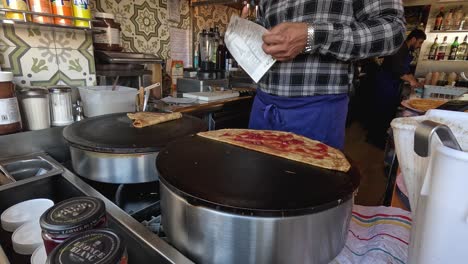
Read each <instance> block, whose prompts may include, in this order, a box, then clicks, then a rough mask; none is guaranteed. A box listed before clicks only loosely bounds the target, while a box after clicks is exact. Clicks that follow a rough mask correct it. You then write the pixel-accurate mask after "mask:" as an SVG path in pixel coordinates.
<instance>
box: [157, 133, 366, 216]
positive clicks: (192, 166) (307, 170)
mask: <svg viewBox="0 0 468 264" xmlns="http://www.w3.org/2000/svg"><path fill="white" fill-rule="evenodd" d="M156 166H157V169H158V172H159V175H160V176H159V177H160V180H161V181H162V183H164V184H165V185H166V186H167V187H168V188H169V189H170V190H171V191H173V192H175V193H176V194H178V195H180V196H182V197H184V198H185V199H187V200H188V201H189V202H190V203H191V204H195V205H197V204H202V205H204V206H208V207H211V208H215V209H217V210H223V211H227V212H234V213H238V214H248V215H261V216H285V215H303V214H310V213H316V212H320V211H323V210H326V209H329V208H332V207H335V206H337V205H339V204H340V203H343V202H345V201H347V200H349V199H351V197H352V195H353V192H354V191H355V190H356V188H357V186H358V185H359V175H358V172H357V171H356V169H355V168H354V167H353V168H352V169H351V170H350V171H349V172H348V173H343V172H338V171H332V170H326V169H322V168H318V167H315V166H310V165H307V164H304V163H300V162H295V161H291V160H287V159H284V158H279V157H276V156H272V155H268V154H264V153H260V152H256V151H252V150H247V149H244V148H240V147H237V146H233V145H230V144H226V143H222V142H217V141H213V140H210V139H206V138H202V137H199V136H188V137H185V138H182V139H180V140H177V141H175V142H172V143H170V144H168V146H167V147H166V148H165V149H163V150H162V151H161V152H160V153H159V155H158V158H157V161H156Z"/></svg>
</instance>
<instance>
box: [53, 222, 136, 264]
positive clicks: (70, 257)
mask: <svg viewBox="0 0 468 264" xmlns="http://www.w3.org/2000/svg"><path fill="white" fill-rule="evenodd" d="M46 263H47V264H83V263H100V264H127V263H128V258H127V249H126V247H125V243H124V241H123V239H122V238H121V237H120V236H119V235H117V234H116V233H115V232H114V231H112V230H110V229H96V230H91V231H87V232H84V233H81V234H79V235H76V236H74V237H73V238H70V239H68V240H67V241H65V242H64V243H63V244H61V245H60V246H58V247H57V248H56V249H55V250H54V251H53V252H52V253H51V254H50V255H49V257H48V258H47V261H46Z"/></svg>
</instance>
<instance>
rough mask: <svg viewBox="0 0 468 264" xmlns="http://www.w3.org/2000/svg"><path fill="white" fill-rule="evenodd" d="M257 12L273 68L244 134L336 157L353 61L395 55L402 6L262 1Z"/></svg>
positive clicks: (383, 1)
mask: <svg viewBox="0 0 468 264" xmlns="http://www.w3.org/2000/svg"><path fill="white" fill-rule="evenodd" d="M259 11H260V17H259V18H258V20H259V22H260V23H261V24H263V26H264V27H266V28H267V29H269V32H267V33H266V34H265V35H264V36H263V41H264V44H263V50H264V51H265V53H267V54H270V55H271V56H273V58H275V59H277V61H278V62H277V63H276V64H275V65H274V66H273V67H272V68H271V69H270V71H269V72H268V73H267V74H265V76H264V77H263V78H262V79H261V80H260V83H259V89H257V96H256V98H255V101H254V104H253V108H252V113H251V117H250V124H249V127H250V128H253V129H271V130H282V131H290V132H294V133H297V134H301V135H304V136H306V137H309V138H312V139H315V140H319V141H322V142H324V143H326V144H329V145H331V146H334V147H337V148H340V149H342V148H343V147H344V131H345V123H346V115H347V111H348V95H347V93H348V91H349V89H350V86H351V84H352V80H353V61H356V60H360V59H365V58H368V57H376V56H385V55H390V54H392V53H394V52H396V51H397V50H398V48H399V47H400V45H401V44H402V43H403V41H404V39H405V22H404V16H403V7H402V4H401V0H260V4H259ZM245 12H246V9H245V8H244V10H243V14H245Z"/></svg>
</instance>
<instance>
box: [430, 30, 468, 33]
mask: <svg viewBox="0 0 468 264" xmlns="http://www.w3.org/2000/svg"><path fill="white" fill-rule="evenodd" d="M429 32H430V33H468V30H431V31H429Z"/></svg>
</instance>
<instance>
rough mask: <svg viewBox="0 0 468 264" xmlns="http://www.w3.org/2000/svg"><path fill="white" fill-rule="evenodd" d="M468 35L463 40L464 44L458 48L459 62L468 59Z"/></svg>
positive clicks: (457, 57)
mask: <svg viewBox="0 0 468 264" xmlns="http://www.w3.org/2000/svg"><path fill="white" fill-rule="evenodd" d="M467 40H468V35H466V36H465V39H463V42H462V43H461V44H460V46H458V50H457V55H456V59H457V60H465V59H468V43H467Z"/></svg>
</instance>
